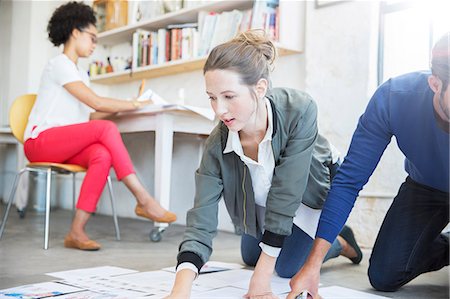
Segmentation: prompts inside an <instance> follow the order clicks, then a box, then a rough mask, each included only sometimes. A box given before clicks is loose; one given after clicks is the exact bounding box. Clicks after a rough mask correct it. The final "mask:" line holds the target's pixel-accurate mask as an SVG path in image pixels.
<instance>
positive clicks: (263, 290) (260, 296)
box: [244, 251, 278, 299]
mask: <svg viewBox="0 0 450 299" xmlns="http://www.w3.org/2000/svg"><path fill="white" fill-rule="evenodd" d="M276 260H277V258H276V257H272V256H270V255H268V254H266V253H265V252H264V251H262V252H261V255H260V256H259V259H258V262H257V263H256V266H255V271H254V272H253V275H252V278H251V280H250V286H249V288H248V292H247V294H245V295H244V298H248V299H275V298H278V297H277V296H275V295H274V294H273V293H272V288H271V286H270V280H271V279H272V274H273V271H274V269H275V262H276Z"/></svg>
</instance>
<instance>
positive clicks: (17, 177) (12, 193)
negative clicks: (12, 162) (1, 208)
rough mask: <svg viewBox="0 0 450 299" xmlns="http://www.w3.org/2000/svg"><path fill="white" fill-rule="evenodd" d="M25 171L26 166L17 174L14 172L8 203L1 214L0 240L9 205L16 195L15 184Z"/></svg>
mask: <svg viewBox="0 0 450 299" xmlns="http://www.w3.org/2000/svg"><path fill="white" fill-rule="evenodd" d="M25 171H27V169H26V168H24V169H22V170H20V171H19V173H18V174H16V177H15V178H14V184H13V187H12V190H11V194H10V195H9V199H8V204H7V206H6V210H5V214H4V215H3V220H2V225H1V227H0V240H1V239H2V236H3V231H4V230H5V226H6V221H7V220H8V215H9V210H10V209H11V205H12V203H13V201H14V195H16V190H17V185H18V184H19V180H20V177H21V176H22V174H23V173H24V172H25Z"/></svg>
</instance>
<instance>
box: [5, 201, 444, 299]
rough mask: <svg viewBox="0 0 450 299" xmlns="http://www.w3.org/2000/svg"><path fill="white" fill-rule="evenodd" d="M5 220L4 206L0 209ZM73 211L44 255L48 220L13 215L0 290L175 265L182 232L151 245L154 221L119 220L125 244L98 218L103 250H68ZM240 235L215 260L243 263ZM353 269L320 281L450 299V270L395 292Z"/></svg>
mask: <svg viewBox="0 0 450 299" xmlns="http://www.w3.org/2000/svg"><path fill="white" fill-rule="evenodd" d="M0 211H1V213H2V214H1V215H3V211H4V206H2V208H0ZM71 215H72V214H71V212H70V211H65V210H55V211H52V213H51V217H50V218H51V220H50V248H49V249H48V250H43V249H42V246H43V239H44V238H43V235H44V228H43V227H44V215H42V214H37V213H35V212H28V213H27V215H26V217H25V219H19V217H18V215H17V213H15V210H11V214H10V218H9V220H8V223H7V226H6V230H5V233H4V235H3V238H2V240H1V241H0V289H5V288H9V287H14V286H18V285H25V284H30V283H37V282H44V281H51V280H52V279H53V278H52V277H50V276H46V275H45V273H48V272H54V271H63V270H71V269H78V268H87V267H95V266H106V265H109V266H118V267H124V268H130V269H135V270H138V271H150V270H158V269H161V268H163V267H168V266H172V265H175V263H176V255H177V248H178V245H179V243H180V241H181V239H182V235H183V231H184V227H182V226H178V225H173V226H170V227H169V228H168V229H167V230H166V231H165V232H164V234H163V239H162V241H161V242H159V243H153V242H151V241H149V232H150V230H151V228H152V224H151V223H150V222H145V221H140V220H135V219H124V218H121V219H119V225H120V229H121V234H122V240H121V241H116V240H115V234H114V228H113V224H112V218H111V217H108V216H102V215H95V216H94V217H92V219H91V221H90V222H89V224H88V228H87V231H88V233H89V235H90V236H91V238H93V239H94V240H96V241H98V242H100V243H101V244H102V245H103V247H102V249H101V250H100V251H98V252H83V251H80V250H74V249H66V248H64V247H63V239H64V236H65V234H66V233H67V231H68V229H69V226H70V222H71ZM239 240H240V238H239V236H237V235H234V234H231V233H226V232H219V234H218V236H217V237H216V239H215V241H214V253H213V256H212V257H211V259H212V260H217V261H224V262H234V263H242V260H241V258H240V252H239ZM364 253H365V256H364V259H363V262H362V263H361V264H360V265H358V266H355V265H352V264H351V263H350V262H349V261H348V260H347V259H345V258H342V257H339V258H337V259H334V260H332V261H329V262H327V263H326V264H325V265H324V266H323V270H322V276H321V282H322V284H323V285H324V286H330V285H338V286H343V287H348V288H352V289H356V290H361V291H365V292H369V293H373V294H379V295H382V296H385V297H390V298H405V299H406V298H408V299H410V298H449V272H448V270H449V268H448V267H445V268H444V269H441V270H440V271H437V272H433V273H428V274H424V275H421V276H419V277H418V278H416V279H415V280H414V281H413V282H411V283H409V284H408V285H406V286H405V287H403V288H402V289H401V290H399V291H397V292H395V293H382V292H376V291H374V290H373V289H371V287H370V284H369V281H368V278H367V275H366V273H367V267H368V257H369V254H370V252H369V251H367V250H365V251H364Z"/></svg>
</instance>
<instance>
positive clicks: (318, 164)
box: [178, 88, 332, 270]
mask: <svg viewBox="0 0 450 299" xmlns="http://www.w3.org/2000/svg"><path fill="white" fill-rule="evenodd" d="M267 97H268V99H269V100H270V103H271V105H272V113H273V134H272V149H273V154H274V159H275V169H274V173H273V179H272V186H271V188H270V190H269V194H268V196H267V202H266V210H265V227H264V228H261V227H258V222H257V221H256V209H255V200H254V194H253V188H252V182H251V177H250V173H249V170H248V168H247V166H246V165H245V164H244V163H243V162H242V161H241V159H240V158H239V156H238V155H236V154H235V153H234V152H231V153H227V154H224V153H223V150H224V148H225V145H226V141H227V138H228V128H227V127H226V126H225V125H224V124H223V123H222V122H221V123H219V124H218V125H217V126H216V127H215V128H214V130H213V131H212V132H211V134H210V136H209V137H208V139H207V141H206V144H205V151H204V154H203V157H202V161H201V163H200V167H199V168H198V170H197V171H196V173H195V183H196V193H195V201H194V207H193V208H192V209H191V210H189V211H188V213H187V220H186V225H187V228H186V232H185V235H184V239H183V242H182V243H181V244H180V248H179V254H178V264H180V263H182V262H191V263H193V264H194V265H196V267H197V268H198V269H199V270H200V268H201V267H202V266H203V264H204V263H206V262H207V261H208V259H209V257H210V255H211V253H212V240H213V238H214V236H215V235H216V233H217V225H218V204H219V201H220V200H221V198H222V196H223V198H224V201H225V205H226V208H227V210H228V213H229V214H230V217H231V219H232V221H233V223H234V225H235V226H237V227H238V228H239V229H241V230H242V232H244V233H246V234H250V235H253V236H257V234H258V232H261V231H264V234H263V238H262V242H263V243H265V244H268V245H270V246H274V247H282V245H283V241H284V239H285V237H286V236H288V235H290V234H291V230H292V220H293V217H294V216H295V213H296V211H297V209H298V207H299V205H300V203H301V202H302V203H303V204H305V205H307V206H309V207H311V208H315V209H320V208H322V206H323V203H324V201H325V198H326V195H327V194H328V190H329V186H330V174H329V168H328V165H329V164H331V163H332V162H331V160H332V159H331V150H330V147H329V144H328V142H327V141H326V139H324V138H323V137H321V136H320V135H319V134H318V129H317V106H316V104H315V102H314V101H313V100H312V98H311V97H310V96H309V95H307V94H306V93H304V92H300V91H297V90H294V89H287V88H275V89H273V90H272V91H271V92H270V93H268V95H267Z"/></svg>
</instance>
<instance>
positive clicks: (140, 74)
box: [91, 46, 301, 85]
mask: <svg viewBox="0 0 450 299" xmlns="http://www.w3.org/2000/svg"><path fill="white" fill-rule="evenodd" d="M299 53H301V52H300V51H298V50H292V49H287V48H282V47H280V46H278V55H279V56H285V55H292V54H299ZM205 61H206V57H203V58H197V59H190V60H188V61H185V60H175V61H169V62H167V63H164V64H161V65H160V64H156V65H148V66H144V67H140V68H137V69H136V70H134V71H131V70H126V71H121V72H113V73H108V74H104V75H97V76H94V77H91V82H92V83H97V84H106V85H109V84H120V83H126V82H131V81H135V80H142V79H151V78H157V77H163V76H168V75H176V74H180V73H185V72H191V71H196V70H201V69H202V68H203V65H204V64H205Z"/></svg>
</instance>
